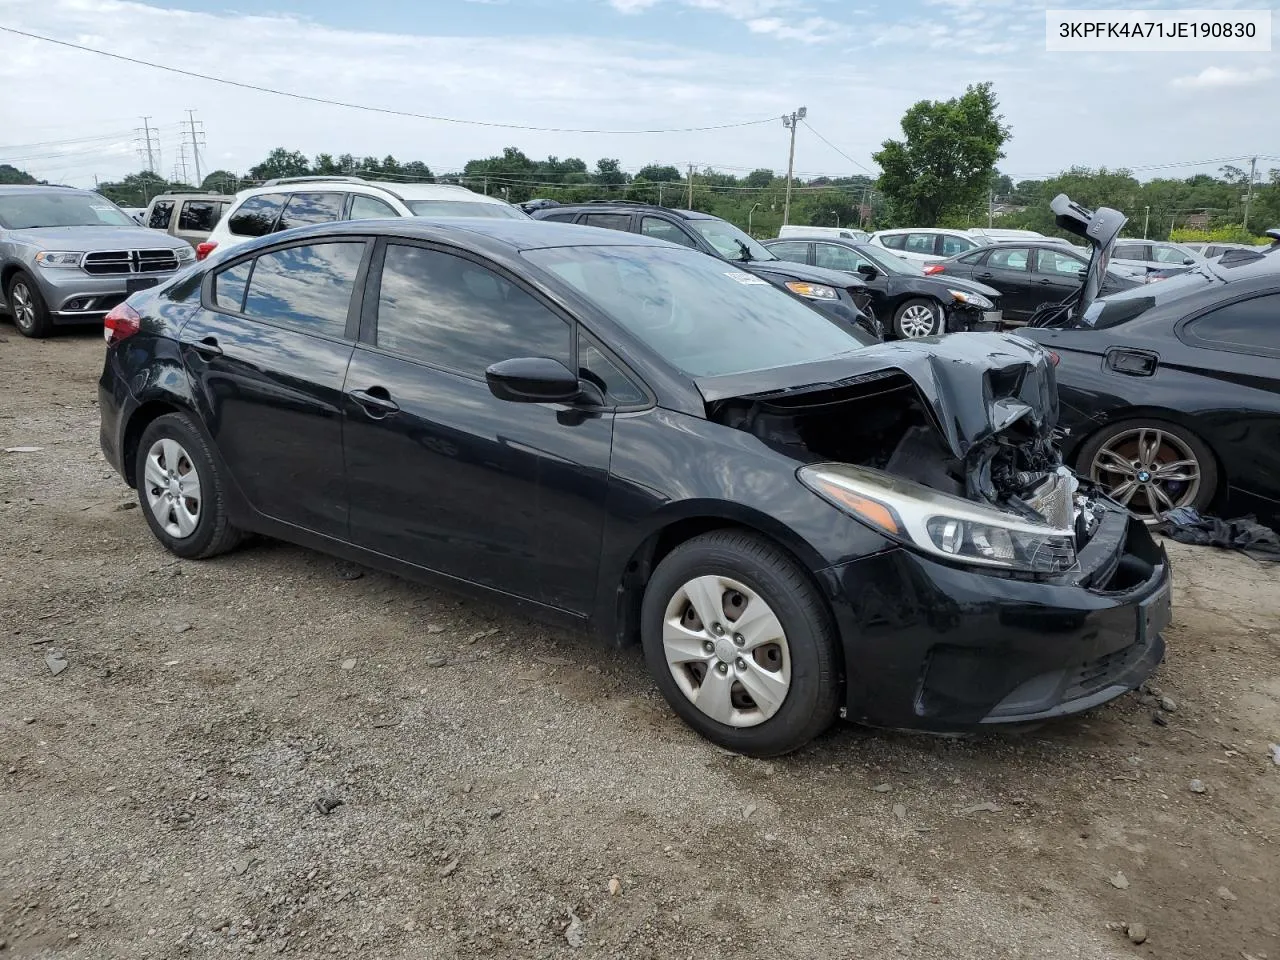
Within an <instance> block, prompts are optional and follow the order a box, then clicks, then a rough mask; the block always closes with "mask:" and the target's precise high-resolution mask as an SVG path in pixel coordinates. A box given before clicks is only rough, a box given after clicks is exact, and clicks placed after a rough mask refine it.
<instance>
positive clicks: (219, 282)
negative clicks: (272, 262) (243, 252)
mask: <svg viewBox="0 0 1280 960" xmlns="http://www.w3.org/2000/svg"><path fill="white" fill-rule="evenodd" d="M252 269H253V261H252V260H244V261H241V262H240V263H237V264H236V265H235V266H234V267H228V268H227V269H226V270H222V271H220V272H219V273H216V274H214V277H213V302H214V303H215V304H217V305H218V307H219V308H220V309H222V310H230V311H231V312H232V313H239V312H240V311H241V308H242V307H243V306H244V288H245V284H247V283H248V282H249V271H250V270H252Z"/></svg>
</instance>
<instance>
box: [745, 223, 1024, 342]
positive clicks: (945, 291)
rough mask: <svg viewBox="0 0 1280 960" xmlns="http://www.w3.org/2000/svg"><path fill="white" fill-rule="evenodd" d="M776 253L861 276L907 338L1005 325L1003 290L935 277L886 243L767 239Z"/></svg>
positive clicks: (875, 303)
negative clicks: (897, 255)
mask: <svg viewBox="0 0 1280 960" xmlns="http://www.w3.org/2000/svg"><path fill="white" fill-rule="evenodd" d="M763 245H764V246H765V247H766V248H767V249H768V250H769V252H770V253H772V254H773V255H774V256H776V257H780V258H781V259H783V260H790V261H791V262H792V263H807V264H811V265H813V266H817V267H823V268H825V269H828V270H841V271H843V272H845V273H849V274H852V275H854V276H856V277H860V278H861V279H862V280H863V282H865V283H866V285H867V289H868V290H869V291H870V293H871V306H872V309H873V310H874V311H875V313H876V315H877V316H879V317H881V318H882V319H883V320H885V322H887V323H889V325H890V328H891V329H892V331H893V333H894V334H895V335H896V336H897V337H899V338H901V339H904V340H909V339H914V338H916V337H932V336H936V335H937V334H940V333H949V332H955V331H956V330H980V329H996V328H998V327H999V326H1000V324H1001V322H1002V320H1003V316H1002V309H1003V305H1002V301H1001V297H1000V291H999V290H996V289H994V288H992V287H988V286H985V285H983V284H981V283H975V282H974V281H972V280H963V279H959V278H952V277H939V278H936V279H935V278H933V277H931V276H928V275H927V274H926V271H925V270H924V269H923V268H921V266H920V265H918V264H916V263H915V262H913V261H910V260H904V259H902V258H901V257H895V256H894V255H893V254H892V253H889V252H888V251H887V250H885V249H884V248H883V247H876V246H873V245H871V244H869V243H859V242H857V241H855V240H844V239H841V238H839V237H822V238H817V237H814V238H812V239H809V238H804V237H789V238H786V239H778V240H765V241H763Z"/></svg>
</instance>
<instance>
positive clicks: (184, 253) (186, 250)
mask: <svg viewBox="0 0 1280 960" xmlns="http://www.w3.org/2000/svg"><path fill="white" fill-rule="evenodd" d="M173 252H174V253H175V254H177V257H178V262H179V263H186V262H188V261H189V260H194V259H195V258H196V251H195V249H194V248H193V247H190V246H188V245H186V244H183V245H182V246H181V247H178V248H177V249H176V250H174V251H173Z"/></svg>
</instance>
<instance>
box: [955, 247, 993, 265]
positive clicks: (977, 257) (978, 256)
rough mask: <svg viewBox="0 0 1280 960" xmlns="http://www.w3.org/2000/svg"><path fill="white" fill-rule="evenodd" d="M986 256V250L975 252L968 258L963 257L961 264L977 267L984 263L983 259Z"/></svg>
mask: <svg viewBox="0 0 1280 960" xmlns="http://www.w3.org/2000/svg"><path fill="white" fill-rule="evenodd" d="M986 255H987V251H986V250H975V251H974V252H973V253H971V254H969V255H968V256H964V257H961V258H960V262H961V263H967V264H970V265H975V266H976V265H977V264H979V263H981V262H982V258H983V257H985V256H986Z"/></svg>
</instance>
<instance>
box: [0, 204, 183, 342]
mask: <svg viewBox="0 0 1280 960" xmlns="http://www.w3.org/2000/svg"><path fill="white" fill-rule="evenodd" d="M193 259H194V254H193V253H192V250H191V247H190V246H188V245H187V244H185V243H183V242H182V241H181V240H177V239H175V238H173V237H166V236H164V235H163V234H156V233H153V232H150V231H148V230H146V228H144V227H142V226H140V225H139V224H138V223H136V222H135V221H134V220H133V218H132V217H130V216H129V215H128V214H127V213H125V212H124V211H123V210H121V209H120V208H119V207H117V206H116V205H115V204H114V203H112V202H111V201H110V200H108V199H106V198H105V197H102V196H100V195H98V194H96V193H92V192H90V191H88V190H76V189H74V188H72V187H46V186H0V290H2V291H3V294H4V300H3V306H4V308H5V309H6V310H7V311H8V312H9V314H10V316H11V317H12V318H13V323H14V326H16V327H17V328H18V332H19V333H21V334H22V335H23V336H26V337H47V336H48V335H49V334H50V333H52V332H53V328H54V325H55V324H73V323H84V322H86V321H88V322H95V321H99V320H101V319H102V317H103V315H104V314H106V312H107V311H108V310H110V309H111V308H112V307H114V306H115V305H116V304H118V303H120V302H122V301H123V300H124V298H125V297H127V296H128V295H129V294H131V293H134V292H136V291H138V290H142V289H144V288H146V287H149V286H154V285H155V284H157V283H159V282H160V281H161V280H167V279H168V278H169V277H171V276H172V275H173V274H174V273H176V272H177V271H178V270H180V269H181V268H182V267H184V266H186V265H187V264H189V263H190V262H191V261H192V260H193Z"/></svg>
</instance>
